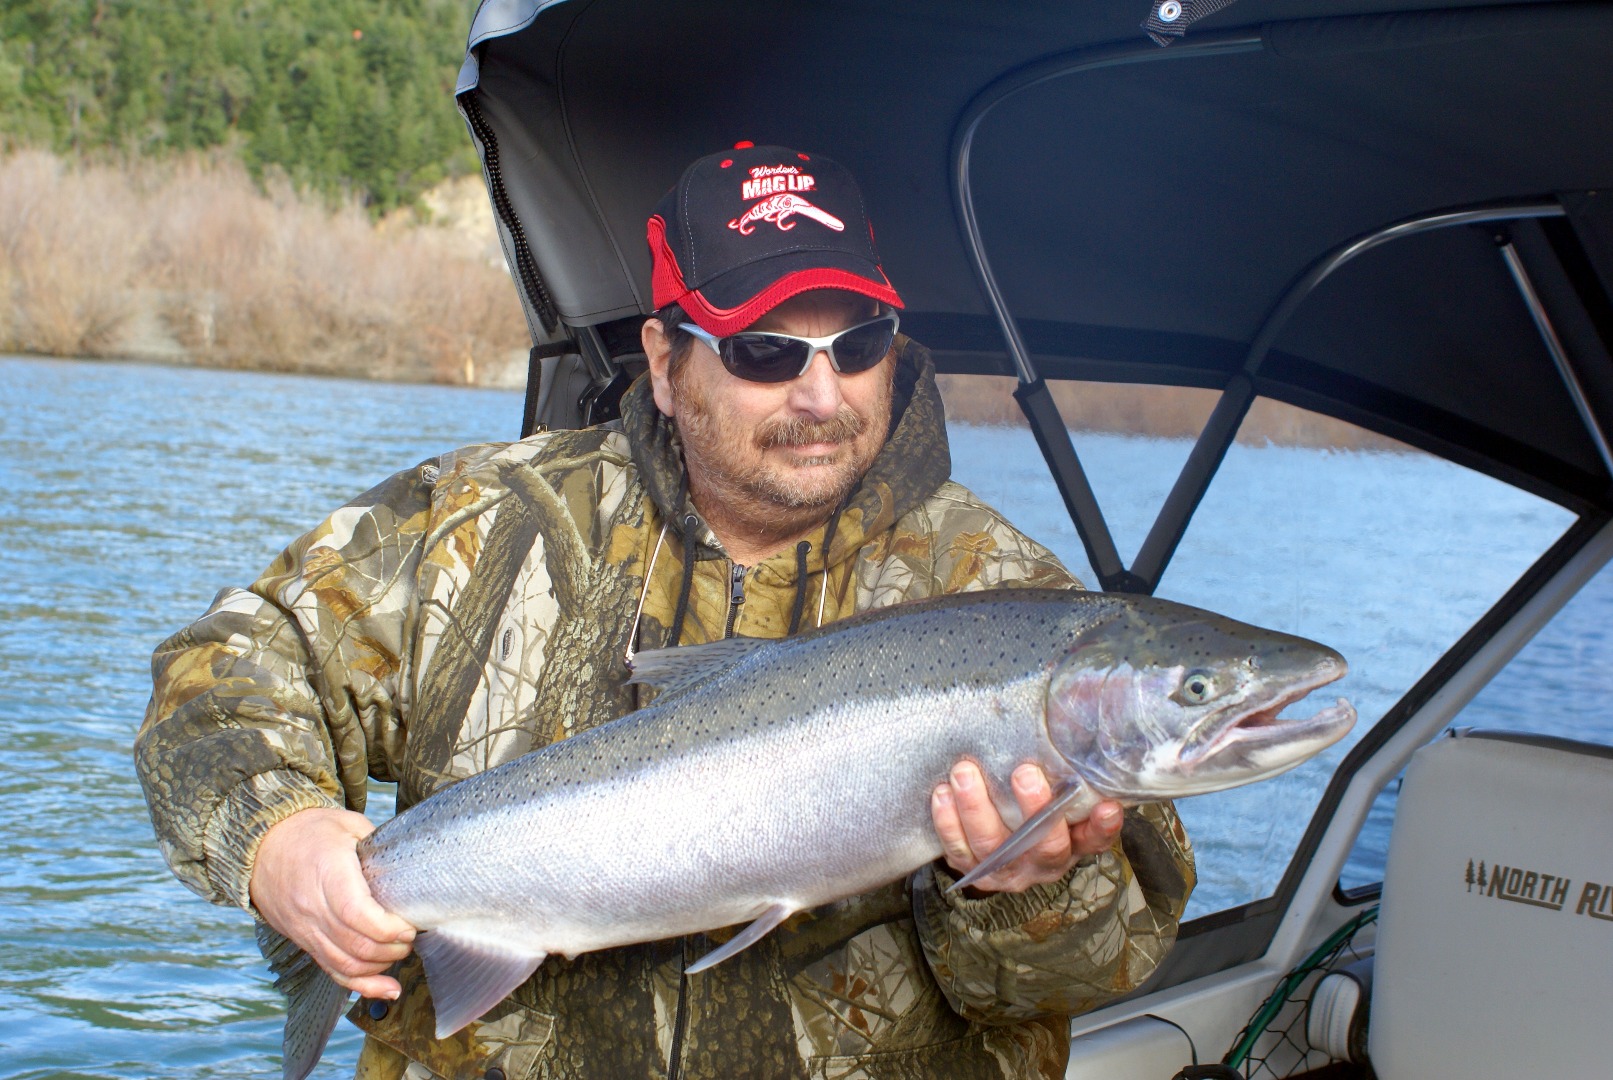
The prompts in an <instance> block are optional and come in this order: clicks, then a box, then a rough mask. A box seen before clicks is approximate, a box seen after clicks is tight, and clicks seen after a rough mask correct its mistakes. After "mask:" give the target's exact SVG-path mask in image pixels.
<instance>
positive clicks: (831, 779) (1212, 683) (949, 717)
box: [282, 589, 1355, 1078]
mask: <svg viewBox="0 0 1613 1080" xmlns="http://www.w3.org/2000/svg"><path fill="white" fill-rule="evenodd" d="M1346 670H1347V668H1346V665H1345V662H1344V659H1343V657H1341V656H1340V655H1339V654H1338V653H1336V652H1334V651H1333V650H1332V649H1329V648H1327V647H1325V646H1322V645H1319V644H1316V643H1315V642H1311V641H1307V640H1305V639H1303V638H1298V637H1293V636H1290V635H1287V634H1282V633H1278V632H1275V631H1271V630H1262V629H1259V628H1257V627H1253V626H1249V625H1246V624H1243V623H1239V622H1235V621H1233V620H1231V619H1228V618H1225V617H1223V616H1220V615H1214V614H1210V613H1208V612H1204V611H1199V610H1196V609H1194V608H1189V607H1184V606H1182V605H1179V604H1174V603H1170V602H1168V601H1164V600H1158V599H1153V598H1146V597H1127V596H1121V595H1114V594H1106V593H1078V592H1063V591H1051V590H1028V589H1014V590H1001V591H995V592H981V593H971V594H964V595H957V596H948V597H942V598H938V599H933V600H925V601H919V602H916V603H912V604H905V605H901V606H898V607H893V608H887V609H883V610H879V611H873V612H868V613H866V614H863V615H859V616H855V617H853V618H850V619H846V620H844V621H841V622H838V623H834V624H832V625H830V626H826V627H823V628H822V629H820V630H815V631H812V632H809V633H805V634H801V635H799V636H797V637H793V638H786V639H782V640H776V641H763V640H756V639H748V638H731V639H728V640H726V641H718V642H713V643H711V644H707V645H697V646H688V647H684V648H679V649H665V650H659V651H656V652H644V653H640V654H639V656H638V657H637V660H636V664H635V669H634V676H633V678H634V681H636V682H640V683H645V684H648V685H650V686H653V687H656V688H657V689H658V690H659V691H660V695H659V697H657V699H656V700H655V701H654V703H652V704H651V705H649V706H648V707H646V708H643V709H640V710H638V711H637V712H634V713H632V714H630V715H628V716H625V717H623V718H621V719H620V720H617V721H615V722H613V723H610V724H606V725H603V726H601V727H598V728H595V729H593V730H591V731H587V732H584V733H582V734H579V735H577V736H575V737H573V738H570V739H566V740H563V741H561V742H559V743H555V744H553V745H551V746H548V747H545V748H544V749H542V750H538V751H536V752H534V753H531V754H527V755H525V756H524V757H521V758H517V759H516V760H514V761H510V762H508V763H506V764H504V765H501V766H498V767H496V768H493V769H490V770H488V771H487V772H484V773H481V774H479V775H477V776H473V777H471V778H470V779H467V780H464V781H461V782H460V783H457V784H455V785H453V786H452V787H449V788H447V789H445V790H443V791H441V792H439V793H437V794H436V795H434V796H432V797H431V798H429V799H427V800H425V801H423V802H421V803H419V804H418V805H416V806H413V807H411V808H410V809H408V810H407V811H405V812H404V813H402V814H399V815H398V816H397V817H396V818H394V819H393V820H392V821H389V822H387V823H386V824H385V825H382V826H381V827H380V828H379V829H377V830H376V831H375V832H374V833H372V834H371V835H370V836H368V837H366V838H365V839H364V840H363V841H361V842H360V844H359V857H360V862H361V864H362V866H363V868H364V873H365V876H366V877H367V879H368V881H369V883H370V888H371V889H372V891H373V892H374V894H375V897H376V899H377V901H379V902H380V904H381V905H382V906H383V907H385V908H386V909H387V910H389V911H392V912H394V913H396V914H398V915H400V916H402V917H403V918H404V919H406V920H408V921H409V922H410V923H412V924H413V925H414V926H416V927H418V928H419V929H420V930H421V931H422V933H421V934H420V935H419V936H418V937H417V938H416V940H415V949H416V950H417V951H418V952H419V953H420V955H421V959H422V960H423V962H424V964H425V969H426V978H427V982H428V984H429V985H430V987H431V993H432V999H433V1003H434V1005H435V1008H436V1017H437V1034H438V1037H446V1036H447V1035H450V1034H452V1033H453V1032H455V1031H458V1030H459V1029H460V1028H463V1027H464V1026H465V1025H467V1024H469V1023H471V1022H472V1021H474V1020H476V1019H477V1018H478V1017H480V1016H481V1015H482V1014H483V1013H485V1012H486V1011H487V1010H488V1009H490V1008H492V1007H493V1006H494V1005H495V1004H497V1003H498V1002H499V1001H501V1000H502V999H503V998H504V997H505V996H507V995H508V994H509V993H510V992H511V991H512V990H513V989H514V988H515V987H516V986H518V985H519V984H520V983H521V982H523V981H525V980H526V979H527V978H528V977H529V976H530V975H531V974H532V972H533V971H535V970H536V969H537V967H538V965H539V964H541V963H542V962H543V960H544V958H545V957H546V956H548V955H549V954H551V953H559V954H561V955H564V956H568V957H569V956H575V955H577V954H579V953H584V952H589V951H592V950H595V949H605V948H610V947H612V946H618V945H626V944H630V943H634V942H642V941H654V940H660V939H663V938H670V937H675V936H679V935H683V934H691V933H697V932H701V931H709V930H715V929H717V928H719V927H726V926H731V925H734V924H737V923H749V924H750V925H749V926H748V928H746V929H745V930H743V931H741V932H740V933H739V934H737V935H736V936H735V937H733V938H732V939H731V940H729V941H728V942H727V943H725V944H724V945H722V946H721V947H719V948H717V949H715V950H714V951H712V952H711V953H709V954H707V955H706V956H704V957H702V958H701V959H700V960H699V961H698V962H697V963H695V964H693V965H691V966H690V968H689V972H690V973H691V974H694V973H698V972H700V971H703V970H705V969H706V968H708V967H710V966H711V965H713V964H716V963H718V962H720V961H722V960H724V959H726V958H727V957H729V956H732V955H733V954H734V953H736V952H738V951H739V950H741V949H743V948H745V947H747V946H749V945H751V944H753V943H754V942H755V941H757V940H759V939H760V938H761V937H762V936H764V935H765V934H766V933H767V932H768V931H770V930H772V929H773V928H774V927H776V926H777V925H778V924H779V923H781V922H783V921H784V920H785V919H786V918H788V917H789V916H790V915H791V914H793V913H794V912H797V911H801V910H803V909H807V908H812V907H816V906H818V905H821V904H827V903H830V902H832V901H835V900H839V899H842V898H844V897H848V896H854V895H856V894H858V893H862V892H865V891H867V890H869V889H872V888H874V887H876V886H878V885H881V884H884V883H886V882H889V881H892V880H895V879H897V878H900V877H903V876H904V875H906V874H909V873H911V872H912V871H914V870H915V869H917V868H919V867H920V866H923V865H924V864H925V863H927V862H930V861H931V860H933V859H936V858H937V857H939V856H940V854H941V845H940V841H939V840H938V839H937V837H936V835H935V830H934V827H933V825H932V823H931V820H930V793H931V791H932V790H933V789H934V788H935V786H936V785H937V784H939V783H941V782H942V781H943V780H945V779H946V778H947V776H948V773H949V770H950V769H951V768H952V766H953V765H954V764H956V763H957V762H958V761H959V760H961V759H964V758H968V759H971V760H973V761H975V762H977V763H978V764H979V765H980V767H981V770H982V772H983V773H984V774H985V776H986V778H987V783H988V786H989V788H990V789H991V793H992V798H993V801H994V802H995V803H996V805H997V806H998V808H999V809H1000V810H1001V812H1002V814H1003V816H1004V818H1005V820H1007V821H1008V822H1009V823H1010V824H1011V825H1018V828H1017V830H1016V831H1015V833H1014V835H1013V836H1012V837H1010V839H1009V841H1008V842H1007V843H1005V844H1004V845H1003V847H1001V848H999V849H998V850H997V851H995V852H993V853H992V855H991V856H990V857H989V858H987V859H986V860H985V861H984V862H983V863H981V865H980V866H979V867H977V868H976V869H975V870H974V871H973V872H972V873H971V874H970V875H968V876H966V877H965V878H964V879H963V880H962V881H960V882H959V886H960V887H961V886H962V885H964V884H967V883H969V882H971V881H974V880H976V879H977V878H979V877H981V876H984V875H985V874H989V873H991V872H992V871H993V870H994V869H997V868H998V867H1000V866H1001V865H1003V864H1005V863H1006V862H1008V861H1010V860H1011V859H1013V858H1014V857H1015V856H1016V855H1017V854H1019V853H1020V852H1022V851H1024V850H1025V849H1026V848H1028V847H1029V846H1031V844H1033V843H1034V842H1035V840H1036V839H1037V837H1038V836H1039V835H1040V833H1041V832H1042V830H1043V828H1044V827H1045V826H1046V825H1048V824H1049V823H1050V822H1051V821H1053V820H1054V819H1055V818H1060V819H1063V820H1065V821H1069V822H1075V821H1080V820H1081V819H1083V818H1084V817H1086V815H1087V814H1088V813H1089V812H1090V811H1091V809H1092V807H1093V806H1094V805H1095V804H1096V803H1097V802H1098V801H1100V800H1101V799H1106V798H1107V799H1117V800H1119V801H1121V802H1122V803H1137V802H1145V801H1151V800H1157V799H1169V798H1179V797H1182V796H1187V795H1197V794H1202V793H1204V792H1209V791H1217V790H1220V789H1223V788H1228V787H1233V786H1235V785H1238V784H1246V783H1250V782H1252V781H1255V780H1261V779H1265V778H1267V777H1270V776H1274V775H1276V774H1277V773H1280V772H1283V771H1284V770H1286V769H1290V768H1292V767H1294V766H1295V765H1298V764H1299V763H1300V762H1302V761H1304V760H1306V759H1307V758H1309V757H1311V756H1312V755H1314V754H1316V753H1318V752H1320V751H1321V750H1323V749H1324V748H1326V747H1327V746H1330V745H1331V744H1333V743H1334V742H1337V741H1338V740H1339V739H1340V738H1342V737H1343V736H1344V734H1345V733H1346V732H1347V731H1348V730H1349V729H1350V727H1351V725H1352V724H1354V722H1355V712H1354V710H1353V709H1352V708H1351V707H1350V705H1349V703H1348V702H1346V701H1344V700H1343V699H1340V700H1339V701H1338V704H1337V705H1335V706H1332V707H1330V708H1327V709H1324V710H1323V711H1322V712H1320V713H1318V714H1317V715H1316V716H1313V717H1311V718H1309V719H1282V718H1279V716H1278V714H1279V712H1280V711H1281V710H1282V709H1283V708H1284V707H1285V706H1286V705H1288V704H1289V703H1290V702H1293V701H1296V700H1298V699H1299V698H1301V697H1304V696H1305V695H1306V694H1308V693H1310V692H1311V691H1312V690H1314V689H1316V688H1317V687H1320V686H1323V685H1325V684H1327V683H1330V682H1333V681H1334V680H1336V679H1338V678H1340V677H1342V676H1343V675H1344V674H1345V671H1346ZM1024 762H1035V763H1037V764H1039V765H1041V766H1042V768H1043V769H1044V770H1046V772H1047V774H1048V776H1049V778H1050V780H1051V782H1052V784H1053V788H1054V798H1053V801H1052V802H1051V803H1050V804H1049V805H1048V807H1047V808H1046V809H1045V810H1044V811H1042V812H1041V813H1039V814H1037V815H1036V816H1035V817H1034V818H1033V819H1032V820H1029V821H1024V822H1021V818H1022V815H1021V813H1020V811H1019V809H1018V805H1017V803H1016V802H1015V800H1014V798H1013V795H1012V792H1011V790H1010V788H1009V784H1008V778H1009V776H1010V774H1011V773H1012V772H1013V770H1014V769H1015V768H1016V767H1017V766H1019V765H1020V764H1022V763H1024ZM307 967H311V965H304V968H305V969H306V968H307ZM304 973H305V974H309V973H307V972H306V970H305V972H304ZM312 975H313V977H311V978H303V979H300V980H298V984H297V985H296V986H293V987H288V992H290V993H291V995H292V1015H291V1018H290V1019H288V1021H287V1029H286V1039H287V1045H286V1049H287V1056H286V1061H285V1067H286V1075H287V1077H289V1078H297V1077H300V1076H302V1075H304V1074H305V1073H306V1072H307V1071H308V1070H309V1069H311V1068H312V1066H313V1064H314V1063H315V1062H316V1061H317V1060H318V1056H319V1053H320V1052H321V1051H322V1049H323V1046H324V1039H325V1038H326V1037H328V1034H329V1031H330V1028H331V1027H332V1026H334V1023H335V1019H336V1014H337V1012H339V1009H340V1006H341V1004H342V1003H343V1002H344V1001H345V993H343V992H341V991H339V990H335V989H333V988H334V983H330V984H329V985H328V986H326V985H321V986H320V987H319V988H318V989H317V990H313V989H309V986H310V984H314V983H318V982H319V980H320V979H321V978H322V976H320V975H319V974H318V973H317V969H316V970H315V971H314V972H313V973H312ZM286 982H288V980H287V979H286V978H284V977H283V978H282V983H286ZM321 1026H323V1029H324V1031H323V1034H321V1033H320V1031H319V1028H320V1027H321ZM294 1029H295V1030H294ZM294 1055H295V1060H294ZM299 1069H300V1070H301V1071H300V1072H299V1071H297V1070H299Z"/></svg>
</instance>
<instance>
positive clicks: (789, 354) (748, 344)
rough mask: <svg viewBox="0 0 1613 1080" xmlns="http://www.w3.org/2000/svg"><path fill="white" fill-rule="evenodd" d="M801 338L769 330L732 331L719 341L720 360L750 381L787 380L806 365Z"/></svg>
mask: <svg viewBox="0 0 1613 1080" xmlns="http://www.w3.org/2000/svg"><path fill="white" fill-rule="evenodd" d="M806 351H807V346H806V343H805V342H802V341H793V340H791V339H790V338H785V337H775V336H773V335H772V334H735V335H734V336H733V337H731V338H728V339H727V340H726V341H724V342H723V363H724V365H725V366H726V367H727V368H728V370H729V371H730V372H732V373H733V374H734V375H736V376H738V377H739V378H741V379H749V380H750V381H752V382H788V381H789V380H790V379H793V378H795V377H796V376H797V375H799V374H800V373H801V369H802V368H803V367H805V366H806Z"/></svg>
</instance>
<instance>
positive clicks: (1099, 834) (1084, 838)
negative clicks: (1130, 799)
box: [1070, 800, 1125, 857]
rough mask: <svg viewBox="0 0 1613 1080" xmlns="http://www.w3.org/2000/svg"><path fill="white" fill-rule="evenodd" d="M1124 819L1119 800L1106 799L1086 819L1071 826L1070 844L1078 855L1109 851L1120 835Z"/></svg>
mask: <svg viewBox="0 0 1613 1080" xmlns="http://www.w3.org/2000/svg"><path fill="white" fill-rule="evenodd" d="M1124 820H1125V817H1124V811H1123V810H1122V809H1121V807H1120V804H1119V803H1117V802H1110V801H1107V800H1106V801H1104V802H1101V803H1099V804H1098V805H1097V806H1094V807H1093V808H1092V813H1091V814H1089V815H1087V819H1086V820H1085V821H1078V822H1076V823H1075V824H1074V825H1072V826H1071V827H1070V846H1071V848H1072V849H1073V850H1074V852H1075V854H1076V856H1077V857H1084V856H1087V855H1097V854H1099V853H1100V852H1104V851H1108V850H1109V849H1110V848H1111V847H1113V846H1114V843H1115V838H1116V837H1118V836H1119V835H1120V826H1121V824H1122V823H1123V822H1124Z"/></svg>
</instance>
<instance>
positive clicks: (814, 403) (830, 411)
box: [790, 349, 845, 420]
mask: <svg viewBox="0 0 1613 1080" xmlns="http://www.w3.org/2000/svg"><path fill="white" fill-rule="evenodd" d="M844 400H845V399H844V398H843V397H842V396H841V394H840V373H839V372H837V371H835V369H834V365H833V364H832V363H830V362H829V354H828V353H827V352H825V351H824V350H823V349H819V350H818V351H817V352H815V353H813V354H812V359H811V360H809V361H807V368H806V371H804V372H802V373H801V374H800V375H799V376H797V377H796V378H795V379H794V380H792V381H791V382H790V407H791V408H793V409H795V410H796V411H797V412H800V413H805V414H807V415H809V416H811V417H812V418H813V419H815V420H828V419H831V418H832V417H833V416H834V415H835V414H836V413H837V412H839V411H840V406H841V403H842V402H843V401H844Z"/></svg>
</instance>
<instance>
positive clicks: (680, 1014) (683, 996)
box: [666, 563, 746, 1080]
mask: <svg viewBox="0 0 1613 1080" xmlns="http://www.w3.org/2000/svg"><path fill="white" fill-rule="evenodd" d="M745 570H746V568H745V567H744V566H741V565H740V564H739V563H734V564H733V566H732V567H731V568H730V569H729V571H728V625H727V626H726V627H724V628H723V635H722V636H723V637H725V638H731V637H733V636H734V623H736V622H738V621H739V605H741V604H743V603H744V602H745ZM678 951H679V953H680V954H681V956H682V960H683V966H684V967H685V968H687V967H688V966H689V939H688V938H683V939H682V940H680V941H679V942H678ZM688 1026H689V976H687V975H685V974H683V973H682V972H679V973H678V1011H677V1013H676V1014H675V1015H674V1016H673V1019H672V1052H671V1053H670V1054H669V1055H668V1060H667V1063H666V1075H667V1080H681V1077H682V1076H683V1061H682V1060H681V1059H682V1057H683V1034H684V1029H685V1028H687V1027H688Z"/></svg>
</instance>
